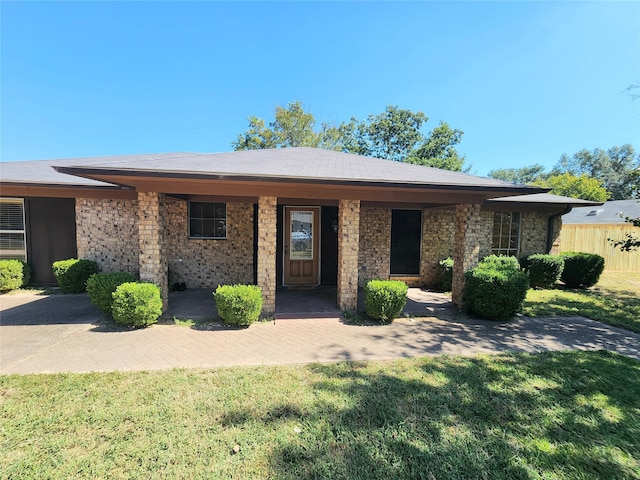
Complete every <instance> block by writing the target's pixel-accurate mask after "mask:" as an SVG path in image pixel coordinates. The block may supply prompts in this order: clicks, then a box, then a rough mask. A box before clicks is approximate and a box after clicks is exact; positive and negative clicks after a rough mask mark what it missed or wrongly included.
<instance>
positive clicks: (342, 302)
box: [338, 200, 360, 310]
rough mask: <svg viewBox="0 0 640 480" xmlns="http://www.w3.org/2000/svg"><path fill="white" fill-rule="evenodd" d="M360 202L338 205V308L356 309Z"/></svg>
mask: <svg viewBox="0 0 640 480" xmlns="http://www.w3.org/2000/svg"><path fill="white" fill-rule="evenodd" d="M359 246H360V200H340V202H339V203H338V308H340V309H341V310H357V309H358V249H359Z"/></svg>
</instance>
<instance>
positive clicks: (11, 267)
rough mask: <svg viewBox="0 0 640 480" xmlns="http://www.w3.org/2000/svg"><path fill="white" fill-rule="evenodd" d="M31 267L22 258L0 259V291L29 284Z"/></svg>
mask: <svg viewBox="0 0 640 480" xmlns="http://www.w3.org/2000/svg"><path fill="white" fill-rule="evenodd" d="M30 278H31V268H30V267H29V265H28V264H27V263H26V262H23V261H22V260H0V291H2V292H8V291H9V290H15V289H17V288H20V287H24V286H25V285H28V284H29V280H30Z"/></svg>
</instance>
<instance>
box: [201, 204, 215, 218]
mask: <svg viewBox="0 0 640 480" xmlns="http://www.w3.org/2000/svg"><path fill="white" fill-rule="evenodd" d="M214 209H215V207H214V205H213V203H203V204H202V218H213V212H214Z"/></svg>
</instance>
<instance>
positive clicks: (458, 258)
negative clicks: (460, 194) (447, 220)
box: [451, 204, 483, 309]
mask: <svg viewBox="0 0 640 480" xmlns="http://www.w3.org/2000/svg"><path fill="white" fill-rule="evenodd" d="M482 223H483V222H482V220H481V216H480V205H473V204H462V205H457V206H456V225H455V238H454V249H453V262H454V263H453V288H452V292H451V297H452V300H453V303H454V304H455V305H456V306H458V308H461V309H462V308H464V305H463V301H462V292H463V289H464V274H465V272H466V271H468V270H470V269H471V268H473V267H475V266H476V265H477V264H478V260H479V254H480V237H481V234H482V231H483V227H482Z"/></svg>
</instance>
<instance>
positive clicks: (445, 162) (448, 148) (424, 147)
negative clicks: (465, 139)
mask: <svg viewBox="0 0 640 480" xmlns="http://www.w3.org/2000/svg"><path fill="white" fill-rule="evenodd" d="M463 134H464V132H463V131H462V130H458V129H452V128H451V127H450V126H449V124H448V123H445V122H440V125H438V126H437V127H436V128H434V129H433V130H431V133H430V134H429V136H428V137H427V138H426V140H425V141H424V142H423V143H422V144H421V145H419V146H418V147H417V148H415V149H414V150H413V152H411V154H410V155H409V157H408V158H407V160H406V161H407V162H408V163H415V164H418V165H424V166H427V167H435V168H442V169H444V170H452V171H454V172H460V171H463V165H464V160H465V158H464V155H462V156H461V155H459V154H458V152H457V150H456V149H455V145H457V144H458V143H460V140H462V135H463ZM466 170H467V169H465V171H466Z"/></svg>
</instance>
